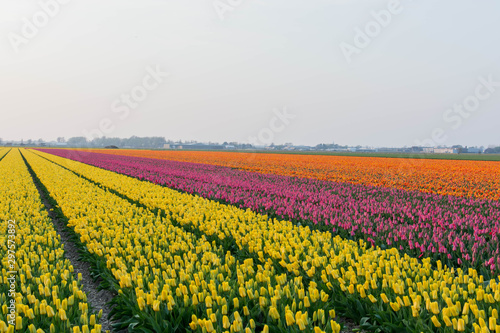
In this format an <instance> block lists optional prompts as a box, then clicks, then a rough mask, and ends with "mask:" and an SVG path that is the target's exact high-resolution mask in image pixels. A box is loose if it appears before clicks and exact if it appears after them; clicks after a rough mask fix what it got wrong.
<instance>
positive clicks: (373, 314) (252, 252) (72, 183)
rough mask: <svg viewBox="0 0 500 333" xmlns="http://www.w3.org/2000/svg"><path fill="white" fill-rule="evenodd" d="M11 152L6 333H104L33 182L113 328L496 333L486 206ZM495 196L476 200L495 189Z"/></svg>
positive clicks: (494, 205)
mask: <svg viewBox="0 0 500 333" xmlns="http://www.w3.org/2000/svg"><path fill="white" fill-rule="evenodd" d="M6 152H8V153H7V155H5V157H4V158H3V159H2V160H0V182H1V183H2V191H3V192H2V193H1V198H2V200H1V201H0V205H2V210H1V212H0V214H1V215H0V216H1V220H2V221H6V220H12V219H16V221H19V222H18V228H17V229H16V232H17V234H16V237H17V238H16V242H17V244H18V248H17V254H16V255H17V265H18V266H19V267H17V270H18V278H17V281H18V286H19V287H18V289H19V290H18V294H19V296H18V298H19V300H18V302H17V304H18V305H17V306H16V313H17V318H18V319H17V320H18V321H20V323H19V325H20V326H19V327H20V328H19V329H17V330H16V328H15V327H13V326H12V327H10V328H7V324H6V323H7V320H8V319H7V314H8V311H9V309H8V308H6V309H4V308H2V315H1V316H0V320H2V321H1V322H0V325H2V326H0V332H17V331H21V332H49V331H50V332H52V331H54V332H99V331H100V325H99V324H98V322H99V316H98V315H97V316H96V315H95V314H94V313H95V311H99V309H92V310H93V311H94V312H91V309H89V306H88V305H87V303H85V301H86V297H85V293H83V292H82V291H81V289H80V282H79V280H78V277H76V278H75V277H74V276H73V274H71V272H72V267H71V265H70V263H69V262H68V261H67V260H65V259H64V247H63V246H62V245H61V244H60V239H59V237H58V235H57V233H56V232H55V230H54V228H53V227H52V225H51V221H50V218H49V217H48V215H47V212H46V210H45V209H44V207H43V204H42V202H41V200H40V196H39V194H38V191H37V189H36V187H35V183H39V186H40V187H41V190H42V192H43V193H44V195H46V196H47V197H49V198H50V200H52V201H53V202H54V203H55V206H54V207H56V208H55V209H56V210H57V214H58V215H59V216H60V218H61V219H62V220H64V221H65V223H66V224H67V226H68V228H69V230H70V232H71V233H72V234H73V235H74V239H75V242H76V244H77V246H78V247H79V248H80V250H81V256H82V258H83V259H84V260H86V261H89V262H91V264H92V267H93V274H94V275H95V276H99V277H100V279H102V284H101V285H102V286H103V287H105V288H107V289H109V290H111V291H113V293H114V294H115V295H116V296H115V297H114V299H113V301H112V304H113V310H112V312H111V315H112V319H113V321H114V323H115V325H114V326H115V329H116V330H117V331H118V330H121V329H127V330H128V331H129V332H245V333H249V332H315V333H319V332H340V331H341V330H342V326H343V325H342V321H341V320H340V319H339V317H343V318H350V319H352V320H353V321H355V322H356V323H357V324H359V325H360V327H361V328H363V329H366V330H368V331H379V332H454V331H459V332H481V333H482V332H500V321H499V320H498V312H499V311H500V286H499V281H498V279H497V278H496V275H497V274H498V267H499V264H500V259H499V244H498V228H499V227H500V226H499V220H500V206H499V203H498V200H495V199H494V198H493V197H488V196H484V195H468V194H466V193H465V192H464V193H462V194H463V195H462V196H458V195H457V196H451V195H444V194H443V193H439V192H436V193H434V192H435V191H417V189H416V188H413V187H412V186H408V188H407V189H406V190H403V189H401V188H399V187H398V186H394V187H389V186H387V184H385V185H384V186H385V187H381V186H374V184H371V185H369V184H368V185H367V184H365V183H364V181H359V182H334V181H331V179H321V178H322V177H316V176H315V177H309V176H308V177H302V178H299V177H291V176H292V175H290V174H287V172H289V171H290V170H291V167H287V166H286V163H283V164H282V165H281V166H280V165H275V167H274V168H270V169H269V170H268V172H266V173H261V172H258V171H259V170H251V171H256V172H249V171H248V170H244V169H245V167H239V168H236V169H235V167H234V166H232V167H227V166H224V165H220V164H223V163H233V162H227V161H225V162H224V161H223V162H221V163H213V164H199V163H192V162H193V161H190V162H183V161H174V160H168V159H166V158H153V159H152V158H144V157H139V156H138V157H133V156H119V155H107V154H99V153H90V152H81V151H78V152H76V151H71V150H55V149H47V150H26V149H22V150H17V149H13V150H10V151H9V150H5V151H4V150H0V159H1V156H2V154H3V153H6ZM147 154H150V152H144V155H147ZM151 154H153V153H151ZM190 154H191V153H190ZM193 154H194V153H193ZM199 154H200V155H199V158H200V159H205V161H204V162H205V163H206V162H207V157H205V154H207V153H199ZM190 156H191V155H190ZM192 156H195V155H192ZM162 157H165V156H163V155H162ZM265 158H267V155H263V156H259V155H257V158H256V159H263V160H264V159H265ZM196 162H201V161H200V160H198V161H196ZM274 162H275V161H274ZM452 162H453V163H455V162H456V161H452ZM245 163H247V162H245V161H242V162H241V166H242V165H243V164H245ZM248 163H255V165H257V164H258V162H248ZM266 163H269V164H272V163H273V160H272V159H271V160H270V161H268V162H266ZM280 163H281V162H280ZM290 163H291V162H290ZM339 163H340V162H339ZM363 163H367V164H368V163H371V162H363ZM299 165H301V164H300V163H298V164H297V168H298V170H306V169H307V167H304V168H302V169H301V167H299ZM261 166H262V165H261ZM345 167H346V168H350V167H352V168H354V167H353V166H349V165H346V166H345ZM363 167H364V168H365V171H364V172H366V166H363ZM477 168H478V169H480V167H479V166H478V167H477ZM29 170H31V171H32V172H33V174H34V179H31V176H30V173H29ZM280 170H281V171H280ZM287 170H288V171H287ZM329 172H330V171H329ZM360 172H361V171H360ZM433 172H434V171H433ZM483 172H485V171H484V170H483V171H482V172H479V171H478V172H477V174H482V173H483ZM422 174H425V172H422ZM368 176H369V175H367V176H366V177H368ZM478 177H479V176H478ZM478 179H479V178H478ZM426 181H428V180H426ZM477 184H479V183H477ZM477 184H476V185H477ZM477 186H479V185H477ZM490 186H491V191H489V190H487V189H485V191H486V192H484V193H488V195H491V193H493V192H495V191H496V192H497V193H498V187H497V188H495V186H496V185H495V181H491V182H490ZM476 193H479V192H476ZM469 194H470V193H469ZM28 207H30V208H28ZM2 228H3V229H4V230H3V232H2V235H1V236H0V237H3V238H4V239H3V243H2V244H7V240H6V239H7V235H8V234H9V233H8V230H7V227H5V226H4V225H2ZM332 233H333V234H332ZM48 235H51V236H48ZM21 237H24V238H21ZM0 251H2V255H3V258H7V257H8V255H7V248H6V246H4V247H3V248H2V250H0ZM2 265H3V267H4V272H3V276H6V272H7V271H9V269H8V268H5V267H7V265H8V262H7V260H6V259H5V260H3V262H2ZM23 276H24V278H23ZM23 279H24V281H23ZM9 284H10V283H9V282H8V281H6V279H5V278H4V281H3V284H2V285H0V288H2V289H0V297H2V303H7V300H8V296H7V293H8V288H9ZM44 302H45V303H44ZM42 304H43V305H42ZM48 307H50V308H51V309H52V310H53V311H47V309H48ZM77 307H78V308H77ZM42 308H43V310H42ZM49 312H50V314H53V315H51V316H49V315H47V314H48V313H49ZM90 313H92V315H90ZM19 318H20V319H19ZM2 323H4V324H2ZM16 325H17V323H16Z"/></svg>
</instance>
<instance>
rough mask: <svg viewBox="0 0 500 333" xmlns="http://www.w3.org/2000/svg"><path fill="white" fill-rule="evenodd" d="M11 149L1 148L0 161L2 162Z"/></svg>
mask: <svg viewBox="0 0 500 333" xmlns="http://www.w3.org/2000/svg"><path fill="white" fill-rule="evenodd" d="M9 150H10V149H8V148H2V147H0V161H1V160H2V158H4V156H5V155H6V154H7V153H8V152H9Z"/></svg>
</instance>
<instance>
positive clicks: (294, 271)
mask: <svg viewBox="0 0 500 333" xmlns="http://www.w3.org/2000/svg"><path fill="white" fill-rule="evenodd" d="M41 155H43V156H44V157H45V158H47V159H49V160H52V161H54V162H57V163H59V164H61V165H64V166H65V167H66V168H68V169H71V170H74V171H75V172H77V173H78V174H81V175H83V176H85V177H87V178H88V179H91V180H92V181H94V182H96V183H99V184H102V185H104V186H105V187H107V188H109V189H111V190H114V191H116V192H118V193H119V194H121V195H123V196H126V197H128V198H130V199H131V200H133V201H136V202H137V203H139V204H141V205H143V206H144V207H147V208H149V209H150V210H153V211H156V210H158V212H159V213H160V214H163V215H164V216H167V217H168V218H169V219H172V220H173V221H175V222H176V223H178V224H179V225H182V226H184V227H186V228H189V229H191V230H199V231H200V232H201V233H202V234H203V235H204V236H205V237H209V238H210V239H214V240H219V241H218V242H217V243H219V244H226V246H229V245H228V244H231V242H233V243H234V245H235V246H236V247H237V248H238V249H239V250H240V251H241V252H242V253H247V255H248V257H249V258H255V259H256V260H257V261H260V262H261V263H263V264H265V265H267V266H268V267H271V268H274V271H275V272H278V273H283V274H286V275H285V276H286V277H289V278H293V277H301V278H303V280H304V281H311V282H310V283H308V287H309V288H310V289H309V293H308V294H307V293H304V292H303V291H300V290H299V292H300V295H299V296H300V297H299V298H300V301H301V302H302V306H303V307H305V304H309V303H311V300H314V301H317V299H318V298H320V297H317V296H318V294H321V292H323V293H324V294H326V295H327V296H329V297H330V299H331V300H332V302H333V304H334V306H337V309H338V310H341V311H342V312H344V313H347V312H350V313H351V314H353V313H355V314H357V316H358V317H368V318H369V321H370V322H372V323H374V322H376V323H377V324H378V325H382V326H386V327H392V328H393V329H394V330H395V331H398V330H403V329H406V330H407V331H411V332H420V331H438V332H448V331H453V330H457V331H474V332H489V331H496V332H500V325H497V322H498V312H499V311H500V288H499V287H498V284H497V282H496V281H495V280H491V281H488V282H485V281H483V277H482V276H479V275H478V274H477V272H476V271H475V270H472V269H469V270H468V271H466V272H464V271H462V270H460V269H459V270H456V271H455V270H454V269H450V268H448V267H446V266H445V267H443V266H442V265H441V264H440V263H439V262H438V264H437V267H433V266H432V265H431V264H430V260H429V259H426V258H424V259H423V260H421V261H419V260H417V259H415V258H410V257H408V256H407V255H402V254H400V253H399V251H397V250H396V249H389V250H381V249H379V248H367V247H366V245H365V244H364V243H363V242H360V243H359V244H357V243H354V242H351V241H346V240H342V239H340V238H338V237H336V238H332V237H331V235H330V234H328V233H324V232H318V231H312V230H310V229H309V228H305V227H300V226H294V225H293V224H292V223H290V222H288V221H277V220H272V221H271V220H268V219H267V217H266V216H262V215H259V214H255V213H253V212H250V211H248V210H247V211H244V210H241V209H237V208H235V207H231V206H227V205H222V204H219V203H217V202H214V201H210V200H206V199H203V198H199V197H196V196H192V195H188V194H182V193H179V192H177V191H174V190H171V189H168V188H164V187H161V186H158V185H154V184H151V183H148V182H144V181H139V180H137V179H133V178H130V177H126V176H123V175H119V174H116V173H113V172H109V171H106V170H103V169H99V168H95V167H93V166H89V165H85V164H82V163H79V162H75V161H70V160H67V159H63V158H60V157H56V156H53V155H48V154H41ZM311 286H312V289H311ZM306 296H307V300H306ZM364 322H365V323H367V322H366V321H364ZM367 325H368V324H367Z"/></svg>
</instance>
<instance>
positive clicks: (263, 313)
mask: <svg viewBox="0 0 500 333" xmlns="http://www.w3.org/2000/svg"><path fill="white" fill-rule="evenodd" d="M24 155H25V157H26V159H27V161H28V163H29V164H30V165H31V167H32V168H33V170H34V172H35V173H36V175H37V177H38V178H39V179H40V181H41V182H42V183H43V184H44V185H45V187H46V189H47V191H48V193H49V194H50V196H51V197H52V198H53V199H55V200H56V201H57V203H58V205H59V207H60V209H61V211H62V213H63V214H64V215H65V216H66V217H67V218H68V225H69V226H70V227H71V228H73V229H74V231H75V233H76V234H78V236H79V238H80V241H81V245H83V246H85V248H86V249H87V250H88V252H89V253H91V254H92V255H94V256H95V258H96V259H95V264H96V266H97V267H98V269H101V270H102V271H100V272H99V273H101V276H103V277H105V278H106V276H107V279H108V283H110V286H111V287H112V288H115V290H116V291H117V292H118V296H117V298H116V299H115V303H116V304H117V307H116V308H115V310H114V314H115V317H116V319H117V321H118V322H119V324H121V325H122V326H128V327H141V329H143V330H144V329H149V330H150V331H154V332H169V331H183V330H184V329H185V328H186V327H190V328H191V329H192V330H193V331H197V332H223V331H227V332H260V331H263V332H270V331H271V332H275V331H289V332H293V331H297V332H298V331H304V330H306V331H314V332H325V331H326V332H339V331H340V329H341V326H340V325H339V324H338V323H337V322H335V321H334V320H333V318H334V317H335V311H334V310H333V309H332V307H331V304H332V302H331V299H330V297H329V296H328V295H327V294H326V293H325V292H323V291H320V290H319V289H318V288H317V286H316V285H315V283H309V282H307V283H306V281H304V279H303V278H302V277H300V276H297V277H295V278H288V277H287V276H286V274H282V273H277V272H276V269H275V267H274V266H273V265H272V264H271V262H263V263H262V264H259V265H256V263H255V262H254V261H253V260H252V259H246V260H242V261H240V260H237V258H236V257H235V256H234V255H233V254H231V253H230V252H228V251H227V249H224V248H223V247H222V246H217V245H216V244H215V243H213V242H212V243H211V242H209V241H208V240H207V238H206V237H199V236H198V235H195V234H193V233H191V232H188V231H186V230H184V229H183V228H180V227H177V226H174V225H173V224H172V223H171V218H168V217H159V216H157V215H155V214H154V213H153V212H151V211H150V210H148V209H144V208H141V207H138V206H136V205H133V204H131V203H129V202H128V201H127V200H124V199H122V198H120V197H119V196H117V195H114V194H112V193H110V192H109V191H107V190H105V189H102V188H100V187H98V186H96V185H94V184H92V183H91V182H89V181H87V180H85V179H83V178H81V177H78V176H76V175H75V174H73V173H72V172H70V171H67V170H65V169H63V168H61V167H60V166H57V165H55V164H53V163H51V162H49V161H47V160H45V159H43V158H41V157H39V156H37V155H36V154H35V153H32V152H30V151H25V153H24ZM152 195H154V194H152ZM121 325H119V326H120V327H122V326H121Z"/></svg>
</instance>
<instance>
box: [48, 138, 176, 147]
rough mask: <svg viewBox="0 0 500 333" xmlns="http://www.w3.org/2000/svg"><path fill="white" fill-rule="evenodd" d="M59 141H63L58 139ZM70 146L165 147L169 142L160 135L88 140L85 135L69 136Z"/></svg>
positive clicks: (68, 142)
mask: <svg viewBox="0 0 500 333" xmlns="http://www.w3.org/2000/svg"><path fill="white" fill-rule="evenodd" d="M58 142H61V141H60V140H58ZM66 143H67V144H68V146H70V147H95V148H102V147H108V146H115V147H118V148H163V146H164V145H165V144H166V143H167V141H166V140H165V138H163V137H159V136H151V137H138V136H132V137H130V138H125V139H122V138H107V137H102V138H95V139H93V140H91V141H88V140H87V138H85V137H83V136H77V137H73V138H69V139H68V141H67V142H66Z"/></svg>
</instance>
